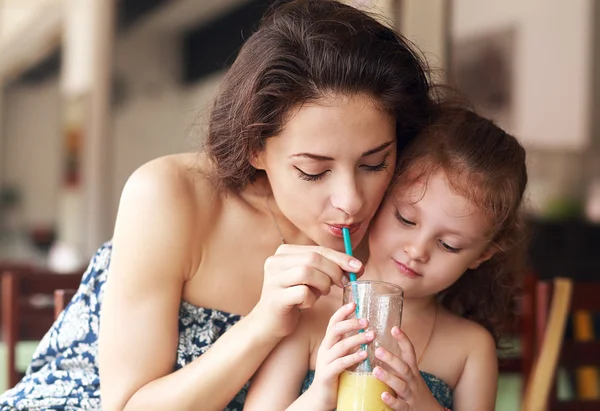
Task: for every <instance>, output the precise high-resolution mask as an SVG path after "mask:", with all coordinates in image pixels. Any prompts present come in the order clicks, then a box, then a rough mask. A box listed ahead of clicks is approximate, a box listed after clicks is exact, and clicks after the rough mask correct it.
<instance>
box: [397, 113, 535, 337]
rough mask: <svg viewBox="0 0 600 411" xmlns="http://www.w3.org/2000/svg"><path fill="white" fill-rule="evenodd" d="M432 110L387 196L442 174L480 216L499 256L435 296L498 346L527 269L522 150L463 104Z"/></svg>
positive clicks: (510, 326) (511, 318)
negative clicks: (485, 331) (481, 330)
mask: <svg viewBox="0 0 600 411" xmlns="http://www.w3.org/2000/svg"><path fill="white" fill-rule="evenodd" d="M432 112H435V114H434V115H432V120H431V122H430V124H429V125H428V126H426V127H425V128H424V129H423V131H422V132H421V134H420V135H419V136H418V138H416V139H415V140H414V141H413V143H412V144H411V145H410V146H409V147H408V148H407V149H406V150H405V151H404V153H403V154H402V156H401V158H400V160H399V164H398V167H397V168H398V177H397V179H396V181H395V182H394V183H393V185H392V187H391V188H390V190H391V194H392V195H393V194H394V192H399V191H398V190H403V189H404V188H405V187H408V186H410V185H412V184H414V183H415V182H417V181H426V180H427V178H428V177H429V176H431V175H432V174H434V173H436V172H437V171H440V170H441V171H443V172H444V174H445V176H446V178H447V180H448V182H449V184H450V186H451V187H452V189H453V190H454V191H455V192H456V193H457V194H459V195H462V196H464V197H465V198H467V199H469V200H470V201H471V202H472V203H473V204H474V205H475V206H476V207H477V209H479V210H481V211H482V212H483V215H484V216H485V217H486V219H487V221H488V223H489V240H490V242H491V244H492V246H494V247H496V248H497V252H496V253H495V254H494V256H493V257H492V258H491V259H490V260H488V261H486V262H484V263H482V264H481V265H480V266H479V267H478V268H477V269H474V270H468V271H467V272H466V273H465V274H464V275H463V276H462V277H461V278H460V279H459V280H458V281H457V282H456V283H454V284H453V285H452V286H450V287H449V288H448V289H446V290H444V291H443V292H442V293H440V295H439V300H440V302H441V304H442V305H443V306H444V307H446V308H447V309H448V310H450V311H452V312H453V313H455V314H457V315H460V316H462V317H465V318H468V319H470V320H473V321H475V322H477V323H479V324H481V325H483V326H484V327H485V328H486V329H487V330H488V331H490V332H491V334H492V335H493V336H494V339H495V341H496V344H497V346H498V347H499V348H502V347H501V339H503V338H504V337H506V336H507V335H508V334H510V332H511V331H512V329H513V326H514V324H515V312H514V303H515V298H516V293H517V290H518V287H517V285H518V284H519V281H518V280H519V277H520V276H521V275H522V273H523V270H524V266H525V255H526V247H527V241H526V230H525V223H524V220H523V215H522V211H521V203H522V200H523V194H524V191H525V187H526V185H527V168H526V165H525V149H524V148H523V147H522V146H521V144H519V142H518V141H517V139H516V138H514V137H513V136H511V135H509V134H508V133H506V132H505V131H504V130H502V129H501V128H499V127H498V126H496V125H495V124H494V123H493V122H492V121H490V120H488V119H486V118H483V117H481V116H479V115H477V114H475V113H474V112H473V111H471V110H469V109H466V108H464V107H463V106H462V105H456V104H443V105H439V106H438V108H437V110H432Z"/></svg>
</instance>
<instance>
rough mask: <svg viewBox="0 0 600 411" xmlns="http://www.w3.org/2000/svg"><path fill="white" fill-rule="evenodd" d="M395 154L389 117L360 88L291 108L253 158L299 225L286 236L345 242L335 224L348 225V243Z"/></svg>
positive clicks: (380, 191) (370, 211)
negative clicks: (275, 133) (279, 129)
mask: <svg viewBox="0 0 600 411" xmlns="http://www.w3.org/2000/svg"><path fill="white" fill-rule="evenodd" d="M395 160H396V124H395V119H394V118H393V117H392V116H390V115H389V114H387V113H385V112H384V111H383V110H382V109H380V108H379V107H378V106H377V105H376V104H375V103H374V102H373V100H372V99H370V98H369V97H367V96H365V95H361V94H358V95H352V96H331V97H328V98H325V99H322V100H319V101H317V102H314V103H310V104H304V105H303V106H301V107H299V108H297V109H296V110H294V111H293V112H292V113H290V119H289V120H288V121H287V123H286V124H285V126H284V128H283V130H282V132H281V133H280V135H278V136H276V137H273V138H270V139H268V140H267V142H266V147H265V150H264V151H263V152H262V153H260V154H259V155H258V156H257V157H256V158H255V159H254V161H253V163H254V165H255V167H256V168H259V169H262V170H264V171H265V172H266V174H267V176H268V179H269V182H270V184H271V188H272V190H273V196H274V198H275V201H276V202H277V206H278V207H279V209H280V211H281V213H282V214H283V215H284V216H285V218H287V219H288V220H289V222H291V223H292V224H293V225H294V226H295V227H297V229H298V230H300V232H301V233H300V234H297V237H296V238H286V240H287V241H288V242H300V241H306V237H308V240H309V241H312V242H314V243H316V244H319V245H323V246H326V247H331V248H334V249H338V250H343V240H342V230H341V228H342V227H344V226H347V227H349V228H350V232H351V234H352V241H353V244H355V245H356V244H358V243H359V242H360V241H361V240H362V239H363V237H364V235H365V233H366V230H367V227H368V225H369V222H370V221H371V218H372V217H373V215H374V214H375V212H376V211H377V208H378V207H379V204H380V202H381V200H382V198H383V195H384V193H385V191H386V189H387V187H388V184H389V182H390V179H391V177H392V174H393V171H394V167H395ZM279 224H280V225H281V224H282V222H280V223H279ZM284 231H286V230H284Z"/></svg>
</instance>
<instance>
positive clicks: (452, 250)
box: [439, 240, 461, 254]
mask: <svg viewBox="0 0 600 411" xmlns="http://www.w3.org/2000/svg"><path fill="white" fill-rule="evenodd" d="M439 242H440V247H442V249H443V250H445V251H448V252H449V253H453V254H458V253H459V252H460V250H461V249H460V248H454V247H452V246H449V245H448V244H446V243H445V242H443V241H442V240H439Z"/></svg>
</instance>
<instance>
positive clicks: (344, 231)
mask: <svg viewBox="0 0 600 411" xmlns="http://www.w3.org/2000/svg"><path fill="white" fill-rule="evenodd" d="M342 235H343V236H344V248H345V249H346V254H348V255H349V256H352V241H351V240H350V230H349V229H348V227H343V228H342ZM348 277H350V286H351V287H352V296H353V297H354V303H355V304H356V318H359V313H360V307H359V305H358V286H357V285H356V273H350V272H349V273H348ZM363 331H364V330H360V331H359V332H361V333H362V332H363ZM361 348H362V349H363V350H365V351H367V345H366V344H363V345H362V346H361ZM364 364H365V366H366V368H367V371H369V372H370V371H371V363H370V362H369V357H367V358H365V361H364Z"/></svg>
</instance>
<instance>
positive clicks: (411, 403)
mask: <svg viewBox="0 0 600 411" xmlns="http://www.w3.org/2000/svg"><path fill="white" fill-rule="evenodd" d="M392 336H393V337H394V339H395V340H396V341H397V342H398V345H399V346H400V350H401V355H400V358H399V357H396V356H395V355H393V354H392V353H390V352H389V351H387V350H385V349H383V348H381V347H379V348H378V349H377V350H376V351H375V355H376V356H377V358H379V359H380V360H381V361H383V362H385V363H386V364H387V365H388V366H389V368H390V369H391V370H393V371H392V372H388V371H386V370H384V369H383V368H381V367H375V369H374V370H373V374H374V375H375V378H377V379H378V380H380V381H382V382H383V383H385V384H386V385H387V386H388V387H390V388H391V389H392V390H394V391H395V392H396V397H394V396H393V395H391V393H383V394H382V396H381V397H382V398H381V399H382V400H383V401H384V402H385V403H386V404H387V405H388V406H389V407H390V408H392V409H393V410H394V411H443V410H444V408H443V407H442V406H441V405H440V404H439V403H438V402H437V400H436V399H435V398H434V396H433V394H432V393H431V391H430V390H429V387H428V386H427V384H426V383H425V380H423V377H422V376H421V373H420V371H419V369H418V367H417V360H416V355H415V348H414V346H413V345H412V343H411V341H410V340H409V339H408V336H407V335H406V334H404V333H403V332H402V331H401V330H400V329H399V328H398V327H394V328H392Z"/></svg>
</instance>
